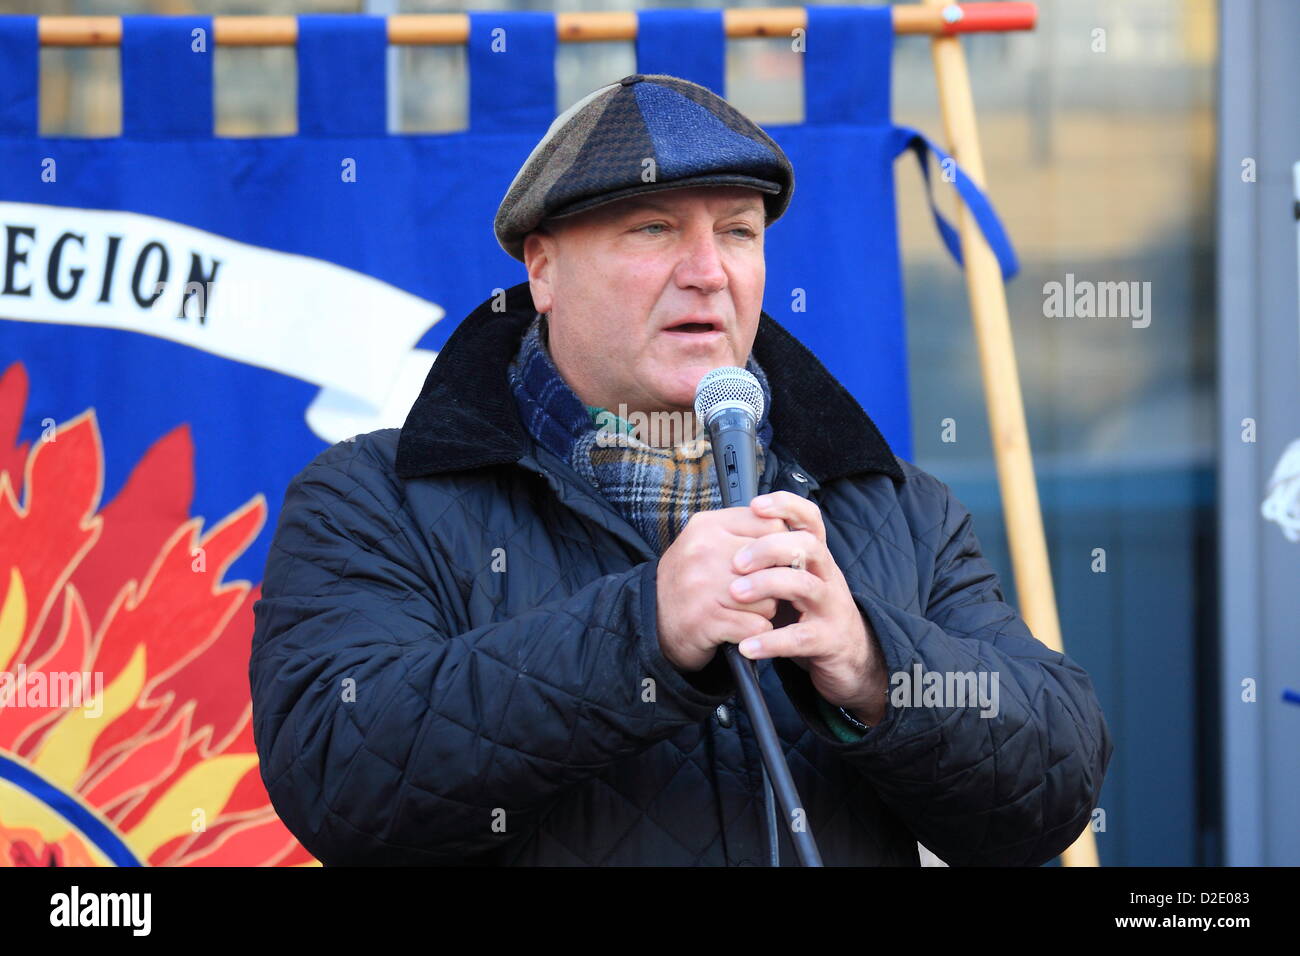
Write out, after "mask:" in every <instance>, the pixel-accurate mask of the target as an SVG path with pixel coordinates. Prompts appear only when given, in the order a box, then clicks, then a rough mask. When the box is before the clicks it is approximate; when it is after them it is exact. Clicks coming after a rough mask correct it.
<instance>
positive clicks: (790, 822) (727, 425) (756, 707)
mask: <svg viewBox="0 0 1300 956" xmlns="http://www.w3.org/2000/svg"><path fill="white" fill-rule="evenodd" d="M755 427H756V425H755V422H754V416H753V414H751V413H750V412H748V411H745V410H743V409H737V408H725V409H722V410H720V411H719V412H718V413H717V414H716V415H714V416H712V418H711V419H710V421H709V423H708V428H709V435H710V438H711V439H712V443H713V463H714V466H715V467H716V468H717V470H718V485H719V487H720V488H721V490H722V506H723V507H724V508H733V507H737V506H740V507H748V506H749V503H750V502H751V501H753V500H754V498H755V496H756V495H757V494H758V465H757V462H756V460H755V454H754V449H755ZM723 652H724V653H725V655H726V657H727V663H728V664H729V665H730V666H731V673H732V675H733V676H734V677H735V679H736V686H737V688H738V689H739V690H740V699H741V701H742V702H743V703H744V705H745V711H746V712H747V713H748V714H749V718H750V720H751V721H752V722H753V724H754V732H755V733H756V734H757V735H758V749H759V753H761V754H762V757H763V786H764V788H765V789H766V790H767V791H768V799H767V801H766V802H767V806H768V808H769V811H770V810H771V808H772V801H771V793H772V792H773V791H775V794H776V799H777V802H778V803H780V805H781V810H782V812H783V813H784V814H785V825H786V828H787V829H788V830H789V831H790V839H791V840H792V841H793V842H794V849H795V853H796V854H797V855H798V857H799V863H800V865H801V866H821V865H822V858H821V853H820V852H818V850H817V841H816V840H814V839H813V835H812V830H811V828H810V827H809V825H808V814H807V812H806V811H805V810H804V808H803V804H802V802H801V801H800V800H799V792H798V791H797V790H796V789H795V786H794V778H793V777H791V776H790V765H789V764H788V763H786V759H785V754H784V753H783V752H782V750H781V741H780V739H779V738H778V737H777V735H776V727H775V726H774V725H773V724H772V715H771V714H770V713H769V712H768V709H767V701H765V700H764V699H763V694H762V691H760V690H759V687H758V676H757V673H756V672H755V670H754V662H753V661H751V660H749V659H748V658H746V657H744V656H743V655H742V654H741V653H740V650H739V649H738V648H737V647H736V645H735V644H727V645H726V647H725V648H724V651H723ZM796 822H798V823H799V824H801V825H800V826H796ZM775 830H776V827H775V825H774V821H769V828H768V831H769V832H768V839H769V840H770V841H771V842H772V856H773V857H776V856H777V843H776V832H775Z"/></svg>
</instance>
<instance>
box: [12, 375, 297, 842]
mask: <svg viewBox="0 0 1300 956" xmlns="http://www.w3.org/2000/svg"><path fill="white" fill-rule="evenodd" d="M26 403H27V374H26V371H25V369H24V368H23V366H22V365H21V364H20V363H15V364H14V365H12V366H10V367H9V369H8V370H7V371H6V372H5V374H4V376H3V377H0V673H3V674H8V675H10V677H11V681H12V680H13V679H14V678H13V675H16V674H19V673H25V674H26V675H27V678H28V681H29V682H30V683H34V682H35V681H37V680H43V679H44V678H49V680H48V686H50V687H53V686H54V685H55V680H56V677H57V675H68V674H88V675H89V674H93V675H94V678H95V683H96V687H97V688H102V693H99V694H98V695H97V699H95V700H93V701H86V700H84V698H83V699H77V700H74V701H72V702H71V703H69V701H67V700H62V701H60V700H55V699H52V697H51V696H50V695H46V694H39V695H37V694H32V695H30V696H28V697H26V699H23V698H18V697H16V696H15V695H14V694H12V693H11V694H10V695H9V696H8V697H7V698H6V697H5V696H4V695H0V767H3V768H7V772H8V775H7V776H6V775H4V774H0V866H4V865H16V866H52V865H53V866H77V865H82V866H85V865H109V864H112V863H113V862H123V861H124V860H126V861H128V862H129V861H130V860H134V861H135V862H139V863H141V864H147V865H152V866H252V865H276V866H293V865H304V864H306V865H312V864H314V863H315V861H314V860H313V858H312V857H311V855H310V854H309V853H308V852H307V851H306V850H305V849H303V848H302V846H301V845H300V844H299V843H298V841H297V840H296V839H294V837H293V835H292V834H291V833H289V831H288V830H287V829H285V827H284V824H282V823H281V822H280V820H279V818H278V817H277V816H276V814H275V811H274V810H273V809H272V807H271V804H270V799H269V798H268V796H267V794H266V790H265V788H264V787H263V785H262V780H261V776H260V775H259V773H258V768H257V753H256V750H255V748H254V746H253V733H252V705H251V703H250V702H249V687H248V658H249V649H250V646H251V640H252V633H253V614H252V606H253V603H254V602H255V601H256V600H257V598H258V594H259V589H258V588H257V587H254V586H253V585H251V584H250V583H249V582H246V581H236V582H223V581H222V576H223V575H224V573H225V571H226V569H227V568H229V567H230V565H231V563H232V562H233V561H235V560H236V559H237V558H238V557H239V556H240V555H241V554H242V553H243V552H244V550H245V549H247V548H248V546H249V545H250V544H251V543H252V541H253V540H254V539H255V538H256V537H257V534H258V532H259V531H260V530H261V529H262V526H263V524H264V523H265V521H266V502H265V499H264V497H263V496H262V495H260V494H258V495H256V496H255V497H253V498H252V499H251V500H249V501H248V502H247V503H246V504H244V505H243V506H241V507H240V508H238V509H237V510H236V511H234V512H233V513H231V514H230V515H227V516H226V517H225V518H224V519H222V520H221V521H219V522H217V523H216V524H215V525H213V526H211V527H210V528H208V529H207V531H206V532H204V530H203V527H202V525H203V521H202V519H200V518H192V517H190V505H191V501H192V497H193V490H194V470H193V446H192V444H191V439H190V433H189V429H188V427H186V426H184V425H182V426H180V427H178V428H176V429H175V430H173V431H172V432H170V433H169V434H167V435H165V436H163V437H162V438H160V439H159V440H158V441H157V442H155V443H154V445H153V446H152V447H151V448H150V449H149V450H148V452H147V453H146V454H145V455H144V457H143V458H142V459H141V460H140V461H139V462H138V463H137V465H136V466H135V468H134V469H133V471H132V473H131V475H130V477H129V478H128V480H127V482H126V484H125V485H124V486H123V488H122V490H121V492H120V494H118V495H117V497H116V498H115V499H114V500H113V501H112V502H111V503H110V504H108V505H106V506H104V507H103V508H100V496H101V494H102V492H103V485H104V455H103V446H102V442H101V437H100V432H99V427H98V424H97V420H96V417H95V412H94V409H88V410H86V411H85V412H83V413H81V414H80V415H78V416H76V417H75V418H73V419H71V420H70V421H67V422H63V423H61V424H57V425H55V426H53V427H52V428H51V429H49V430H48V431H47V433H44V434H42V436H41V438H39V439H37V440H36V441H35V442H34V443H32V447H30V448H29V447H28V445H27V444H23V445H21V446H18V445H16V444H15V443H16V439H17V434H18V429H19V427H20V423H21V421H22V413H23V409H24V407H25V406H26ZM20 502H22V503H21V504H20ZM11 686H13V685H12V684H11ZM86 690H87V692H88V693H89V692H90V687H89V685H87V686H86ZM6 700H7V704H6ZM92 704H93V706H92ZM18 780H20V781H24V782H22V783H19V782H15V781H18ZM113 847H116V850H115V851H114V850H113V849H112V848H113Z"/></svg>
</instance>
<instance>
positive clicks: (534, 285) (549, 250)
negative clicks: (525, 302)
mask: <svg viewBox="0 0 1300 956" xmlns="http://www.w3.org/2000/svg"><path fill="white" fill-rule="evenodd" d="M554 265H555V237H554V236H553V235H551V234H550V233H549V232H547V231H546V230H545V229H543V228H541V227H538V228H537V229H534V230H533V231H532V232H530V233H529V234H528V235H526V236H524V266H525V268H527V269H528V286H529V291H530V292H531V293H532V296H533V306H534V308H536V309H537V311H538V312H550V311H551V300H552V298H553V297H554V294H555V293H554V289H552V287H551V270H552V268H553V267H554Z"/></svg>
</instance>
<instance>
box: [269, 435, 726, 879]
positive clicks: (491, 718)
mask: <svg viewBox="0 0 1300 956" xmlns="http://www.w3.org/2000/svg"><path fill="white" fill-rule="evenodd" d="M363 458H364V453H358V452H356V451H351V452H349V451H348V450H346V449H339V446H335V449H331V450H329V451H327V452H326V453H324V455H322V456H321V458H318V459H317V461H316V462H314V463H313V464H312V465H311V466H309V467H308V468H307V469H306V470H305V471H304V472H303V473H302V474H300V475H299V476H298V477H297V478H296V479H295V480H294V481H293V483H292V484H291V485H290V487H289V489H288V491H287V493H286V495H285V501H284V509H283V512H282V515H281V518H280V523H279V527H278V529H277V531H276V533H275V537H274V540H273V542H272V545H271V553H270V556H269V558H268V563H267V569H266V576H265V581H264V584H263V591H262V598H261V600H260V601H258V602H257V603H256V605H255V606H254V609H253V610H254V615H255V621H256V625H255V630H254V636H253V649H252V657H251V661H250V668H249V676H250V682H251V687H252V699H253V726H254V735H255V741H256V745H257V750H258V753H259V755H260V758H261V771H262V779H263V781H264V783H265V784H266V788H267V791H268V793H269V794H270V797H271V800H272V803H273V805H274V807H275V809H276V811H277V812H278V813H279V815H280V817H281V818H282V819H283V820H284V822H285V824H286V825H287V826H288V827H289V829H290V830H291V831H292V832H293V834H294V835H295V836H296V837H297V838H298V839H299V840H300V841H301V842H302V844H303V845H304V846H305V847H306V848H307V849H308V850H309V851H310V852H311V853H312V854H313V855H314V856H316V857H317V858H318V859H319V860H321V861H322V862H323V863H326V864H329V865H338V864H377V863H382V864H439V863H455V862H474V860H475V858H476V857H479V856H480V855H482V854H485V853H487V852H489V851H492V850H496V849H500V848H502V847H504V846H506V845H507V844H508V843H510V842H511V841H512V840H515V839H517V838H518V837H519V836H520V835H522V834H525V833H527V832H528V831H529V830H530V829H531V828H533V827H534V826H535V824H536V821H537V820H538V818H539V816H540V815H541V813H542V812H543V811H544V810H545V809H546V807H547V805H548V803H549V802H550V801H552V799H553V798H555V797H557V796H558V795H559V794H560V793H561V792H562V791H563V790H565V789H566V788H567V787H569V786H571V785H573V784H575V783H578V782H580V781H582V780H584V779H586V778H588V777H590V776H592V775H594V774H596V773H598V772H600V771H601V770H602V768H604V767H606V766H608V765H609V764H611V763H613V762H615V761H617V760H620V759H622V758H625V757H627V756H628V755H630V754H634V753H636V752H638V751H640V750H643V749H645V748H647V747H649V746H650V745H651V744H653V743H655V742H656V741H658V740H660V739H662V738H665V737H668V736H671V735H672V734H673V733H674V732H676V730H677V729H678V728H679V727H680V726H682V725H683V724H687V723H698V722H699V721H700V720H702V719H704V718H705V717H706V716H707V715H708V713H709V712H710V710H711V709H712V708H713V707H714V706H716V704H717V703H718V702H720V701H722V700H724V699H725V697H726V693H725V691H724V692H723V693H720V694H716V695H713V694H709V693H705V688H704V687H703V686H701V685H699V684H698V683H697V682H698V677H697V675H692V681H687V680H686V679H685V678H684V677H683V675H682V674H680V673H679V672H678V671H677V670H675V669H674V668H673V667H672V665H670V664H669V663H668V662H667V661H666V660H665V659H664V658H663V657H662V655H661V654H660V651H659V643H658V635H657V618H656V614H655V598H656V595H655V572H656V567H657V565H656V563H655V562H647V563H643V564H641V565H638V566H636V567H634V568H632V569H630V570H628V571H626V572H623V573H619V574H611V575H607V576H605V577H602V578H599V579H597V580H594V581H592V582H591V583H589V584H588V585H586V586H585V587H583V588H581V589H580V590H578V591H577V592H575V593H573V594H572V595H571V596H569V597H566V598H564V599H562V600H556V601H554V602H551V603H549V604H545V605H543V606H540V607H537V608H535V609H533V610H530V611H528V612H526V613H524V614H520V615H519V616H517V617H514V618H512V619H510V620H506V621H501V622H499V623H496V624H492V625H489V626H483V627H477V628H474V629H472V630H463V631H460V632H458V631H457V629H456V628H455V627H453V626H451V625H449V623H448V622H449V620H451V619H452V615H450V614H449V613H448V606H449V602H451V601H453V600H458V595H457V596H456V597H453V595H452V593H451V592H452V591H453V590H454V580H453V579H451V578H450V577H449V576H445V575H443V574H440V573H437V572H436V571H435V572H434V573H430V571H429V561H430V559H431V558H430V554H429V551H428V548H427V547H426V546H424V545H422V544H421V543H419V542H418V541H417V540H416V529H413V528H412V527H411V526H410V525H411V522H410V520H409V518H408V517H407V516H406V513H405V512H404V511H403V506H402V503H401V497H400V487H399V486H398V484H397V483H396V480H395V479H391V478H390V477H389V476H388V475H383V476H382V479H379V480H377V479H376V478H375V475H376V474H378V473H379V472H378V470H377V469H376V468H375V466H374V465H373V464H367V463H365V462H364V461H363V460H362V459H363ZM448 520H455V519H454V518H449V519H448ZM651 681H652V682H653V683H650V682H651ZM651 688H652V689H653V693H649V692H648V690H649V689H651ZM506 852H507V853H508V850H507V851H506Z"/></svg>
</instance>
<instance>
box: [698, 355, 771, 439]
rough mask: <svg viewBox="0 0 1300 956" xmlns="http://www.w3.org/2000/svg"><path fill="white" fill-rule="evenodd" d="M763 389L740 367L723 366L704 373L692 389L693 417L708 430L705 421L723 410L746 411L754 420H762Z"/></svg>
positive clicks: (707, 422) (707, 421) (756, 380)
mask: <svg viewBox="0 0 1300 956" xmlns="http://www.w3.org/2000/svg"><path fill="white" fill-rule="evenodd" d="M763 404H764V403H763V386H761V385H759V384H758V379H756V378H755V377H754V376H753V375H751V374H750V373H749V372H747V371H745V370H744V369H743V368H736V367H735V366H734V365H724V366H722V367H721V368H715V369H714V370H713V371H711V372H707V373H706V374H705V376H704V377H703V378H702V379H700V384H699V385H697V386H695V418H696V420H697V421H699V422H700V423H701V424H702V425H703V426H704V427H706V428H707V427H708V424H709V418H710V417H712V416H713V415H714V413H716V412H718V411H720V410H721V409H723V408H737V407H740V408H746V409H748V410H749V411H751V412H752V413H753V415H754V421H755V422H758V421H760V420H761V419H762V418H763Z"/></svg>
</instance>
